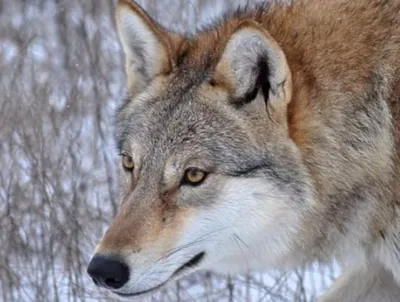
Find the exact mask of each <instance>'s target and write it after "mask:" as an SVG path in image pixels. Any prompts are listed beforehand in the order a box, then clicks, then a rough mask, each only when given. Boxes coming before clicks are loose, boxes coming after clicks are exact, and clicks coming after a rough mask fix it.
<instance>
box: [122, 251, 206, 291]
mask: <svg viewBox="0 0 400 302" xmlns="http://www.w3.org/2000/svg"><path fill="white" fill-rule="evenodd" d="M205 254H206V253H205V252H201V253H199V254H197V255H196V256H194V257H193V258H192V259H190V260H189V261H188V262H186V263H185V264H183V265H182V266H180V267H179V268H178V269H177V270H175V272H174V273H173V274H172V275H171V276H170V277H169V278H168V279H167V280H165V281H164V282H162V283H161V284H159V285H157V286H155V287H152V288H150V289H148V290H144V291H141V292H136V293H130V294H126V293H119V292H114V293H115V294H117V295H118V296H121V297H138V296H141V295H145V294H148V293H150V292H153V291H156V290H158V289H160V288H161V287H163V286H164V285H165V284H167V283H168V282H169V281H171V280H172V279H175V278H176V277H178V276H179V275H182V274H183V273H186V272H187V271H189V270H192V269H194V268H195V267H196V266H198V265H199V264H200V262H201V261H202V260H203V258H204V256H205Z"/></svg>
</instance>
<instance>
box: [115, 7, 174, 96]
mask: <svg viewBox="0 0 400 302" xmlns="http://www.w3.org/2000/svg"><path fill="white" fill-rule="evenodd" d="M116 19H117V31H118V34H119V37H120V41H121V43H122V47H123V50H124V53H125V68H126V75H127V82H128V83H127V84H128V90H129V92H131V93H138V92H140V91H142V90H143V89H144V88H145V87H146V86H147V85H148V84H149V82H150V81H151V80H152V79H153V78H154V77H155V76H157V75H159V74H165V73H168V72H169V70H170V69H171V59H170V54H169V52H170V42H171V41H170V40H169V39H170V38H169V33H168V32H167V31H166V30H165V29H164V28H162V27H161V26H160V25H158V24H157V23H156V22H155V21H154V20H153V19H152V18H151V17H150V16H149V15H148V14H147V13H146V12H145V11H144V10H143V9H142V8H141V7H140V6H139V5H138V4H136V3H134V2H133V1H131V0H119V1H118V5H117V10H116Z"/></svg>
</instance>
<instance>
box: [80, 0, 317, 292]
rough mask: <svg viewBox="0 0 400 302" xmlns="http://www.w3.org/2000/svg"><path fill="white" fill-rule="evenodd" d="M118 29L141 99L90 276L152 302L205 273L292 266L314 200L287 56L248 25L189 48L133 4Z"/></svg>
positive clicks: (126, 124)
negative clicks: (296, 134) (293, 123)
mask: <svg viewBox="0 0 400 302" xmlns="http://www.w3.org/2000/svg"><path fill="white" fill-rule="evenodd" d="M117 25H118V32H119V35H120V39H121V42H122V46H123V49H124V52H125V56H126V73H127V86H128V92H129V98H127V100H126V101H125V103H124V104H123V106H122V107H121V109H120V111H119V113H118V125H117V129H118V130H117V139H118V146H119V149H120V157H121V160H120V162H121V164H120V167H119V170H120V178H121V183H120V208H119V211H118V214H117V215H116V217H115V218H114V220H113V221H112V224H111V226H110V227H109V229H108V230H107V232H106V233H105V235H104V237H103V238H102V240H101V241H100V243H99V244H98V246H97V248H96V252H95V256H94V258H93V259H92V261H91V264H90V266H89V269H88V271H89V273H90V275H91V276H92V277H93V279H94V280H95V282H96V283H97V284H99V285H102V286H104V287H107V288H109V289H111V290H112V291H113V292H115V293H117V294H119V295H120V296H129V297H133V296H137V297H142V296H143V295H145V294H148V293H151V292H153V291H154V290H156V289H158V288H160V287H161V286H163V285H165V284H166V283H168V282H170V281H172V280H176V279H178V278H180V277H182V276H183V275H186V274H188V273H191V272H193V271H196V270H198V269H212V270H215V271H218V272H222V273H234V272H241V271H245V270H247V269H255V268H264V267H280V266H282V265H285V263H286V262H287V259H289V258H290V257H291V253H292V252H293V246H294V244H295V241H296V234H297V232H298V229H299V228H300V225H301V223H302V219H303V217H304V213H303V212H304V211H305V209H306V208H307V206H306V205H307V203H309V202H310V190H309V185H308V182H307V175H306V172H305V169H304V167H303V166H302V164H301V158H300V154H299V152H298V151H297V149H296V146H295V144H294V143H293V142H292V140H291V139H290V135H289V131H288V125H287V123H288V122H287V105H288V103H289V102H290V99H291V86H292V80H291V73H290V70H289V67H288V64H287V61H286V58H285V54H284V53H283V51H282V49H281V48H280V47H279V45H278V44H277V42H276V41H275V40H274V39H273V38H272V37H271V36H270V35H269V34H268V32H267V31H266V30H265V29H263V28H262V27H261V26H260V25H259V24H257V23H256V22H254V21H252V20H250V19H247V18H239V17H238V18H233V19H232V20H230V22H229V24H221V25H220V26H218V27H215V28H213V29H210V30H207V31H205V32H202V33H200V34H198V35H196V36H193V37H183V36H180V35H178V34H176V33H172V32H170V31H168V30H166V29H164V28H162V27H161V26H160V25H158V24H157V23H156V22H154V21H153V20H152V19H151V18H150V17H149V16H148V15H147V14H146V13H145V12H144V11H143V10H142V9H141V8H140V7H139V6H138V5H136V4H133V3H131V2H130V1H129V0H126V1H122V0H121V1H119V4H118V7H117Z"/></svg>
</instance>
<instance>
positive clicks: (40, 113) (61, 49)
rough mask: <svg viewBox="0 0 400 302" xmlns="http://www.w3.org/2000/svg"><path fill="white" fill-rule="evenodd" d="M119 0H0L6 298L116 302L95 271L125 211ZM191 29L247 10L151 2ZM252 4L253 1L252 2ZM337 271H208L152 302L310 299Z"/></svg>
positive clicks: (154, 11)
mask: <svg viewBox="0 0 400 302" xmlns="http://www.w3.org/2000/svg"><path fill="white" fill-rule="evenodd" d="M115 2H116V0H0V167H1V169H0V300H2V301H116V298H115V297H112V296H108V295H107V293H106V292H105V291H102V290H100V289H98V288H95V286H94V285H93V284H92V282H91V280H90V279H89V277H88V276H87V275H86V266H87V264H88V261H89V259H90V257H91V253H92V251H93V248H94V245H95V244H96V242H97V240H98V239H99V238H100V236H101V235H102V234H103V232H104V231H105V229H106V227H107V225H108V223H109V221H110V219H111V218H112V217H113V215H114V213H115V211H116V207H117V205H116V204H115V195H116V173H115V171H114V167H116V164H115V162H114V161H115V160H116V159H117V156H116V154H117V151H116V148H115V145H114V141H113V115H114V111H115V109H116V108H117V107H118V105H119V103H120V100H121V99H122V97H123V95H124V83H125V78H124V77H125V75H124V68H123V55H122V53H121V47H120V44H119V41H118V39H117V36H116V32H115V24H114V7H115ZM139 2H140V3H141V4H142V5H143V6H144V7H145V8H146V9H147V11H148V12H149V13H150V14H151V15H152V16H153V17H154V18H156V19H157V20H158V21H159V22H160V23H161V24H163V25H165V26H166V27H168V28H172V29H174V30H177V31H183V29H184V31H186V32H187V31H194V30H195V28H196V26H198V25H199V24H204V23H209V22H210V20H212V19H214V18H216V17H217V16H219V15H220V14H221V13H222V12H224V11H226V10H231V9H234V8H236V7H237V6H238V5H239V4H243V1H232V0H225V1H223V0H219V1H218V0H214V1H211V0H193V1H185V0H158V1H157V0H147V1H146V0H142V1H139ZM254 3H255V1H253V2H252V1H250V4H251V5H252V4H254ZM336 273H337V269H335V267H334V266H332V265H331V266H320V265H317V264H315V265H313V266H311V267H307V268H301V269H299V270H297V271H294V272H287V273H280V272H274V271H269V272H257V273H256V272H254V273H249V274H248V275H243V276H235V277H226V276H220V275H215V274H213V273H211V272H201V273H199V274H196V275H193V276H190V277H188V278H186V279H183V280H181V281H179V282H178V283H176V284H174V285H172V286H170V287H169V288H168V289H165V290H164V291H162V292H161V293H160V294H158V295H156V296H154V297H153V298H152V300H153V301H313V300H314V299H315V297H316V296H317V295H319V294H320V293H321V292H322V291H323V290H324V289H326V287H327V286H328V285H329V284H330V283H331V281H332V280H333V279H334V278H335V276H336Z"/></svg>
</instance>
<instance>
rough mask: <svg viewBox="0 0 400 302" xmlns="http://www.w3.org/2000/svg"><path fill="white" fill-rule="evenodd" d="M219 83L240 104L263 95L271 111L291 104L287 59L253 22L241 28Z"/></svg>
mask: <svg viewBox="0 0 400 302" xmlns="http://www.w3.org/2000/svg"><path fill="white" fill-rule="evenodd" d="M215 81H216V82H217V83H218V82H222V83H223V84H224V86H227V87H228V90H229V91H230V93H231V94H232V95H233V96H234V99H235V100H236V101H237V102H238V103H239V104H245V103H249V102H251V101H252V100H254V99H255V98H256V97H257V95H258V93H259V92H260V91H261V92H262V93H263V94H264V99H265V101H266V102H267V109H268V110H269V109H273V111H277V110H278V109H279V107H282V108H283V107H284V108H285V111H286V107H287V106H286V105H287V104H288V103H289V101H290V98H291V94H292V79H291V72H290V70H289V66H288V64H287V61H286V56H285V54H284V52H283V50H282V49H281V48H280V46H279V45H278V43H277V42H276V41H275V40H274V39H273V38H272V37H271V36H270V35H269V33H268V32H267V31H266V30H264V29H263V28H262V27H260V26H259V25H258V24H257V23H255V22H253V21H245V22H243V23H242V24H240V25H239V26H238V28H237V29H236V31H235V32H234V33H233V34H232V36H231V37H230V39H229V40H228V42H227V44H226V46H225V49H224V51H223V54H222V57H221V59H220V61H219V63H218V64H217V67H216V72H215Z"/></svg>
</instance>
